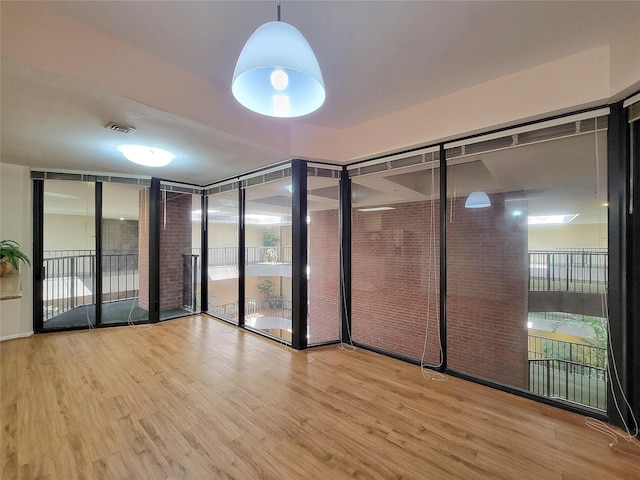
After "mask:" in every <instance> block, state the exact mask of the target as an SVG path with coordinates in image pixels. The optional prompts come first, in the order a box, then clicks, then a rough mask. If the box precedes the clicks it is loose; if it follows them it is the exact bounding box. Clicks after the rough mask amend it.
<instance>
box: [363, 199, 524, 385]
mask: <svg viewBox="0 0 640 480" xmlns="http://www.w3.org/2000/svg"><path fill="white" fill-rule="evenodd" d="M491 200H492V206H491V208H487V209H465V208H464V200H463V199H458V200H457V201H456V202H455V205H454V208H453V210H452V211H450V212H449V213H450V216H451V218H452V222H451V223H448V224H447V238H448V243H447V262H448V264H447V268H448V282H447V288H448V296H447V326H448V332H447V336H448V364H449V367H450V368H452V369H455V370H459V371H462V372H465V373H469V374H472V375H475V376H479V377H483V378H487V379H490V380H493V381H496V382H500V383H504V384H507V385H511V386H516V387H522V388H526V378H527V330H526V315H527V313H526V312H527V305H526V302H527V278H528V277H527V267H526V265H527V255H526V250H527V227H526V223H525V222H526V216H522V217H519V218H515V217H513V216H509V215H506V214H505V209H504V196H503V195H501V194H498V195H493V196H492V197H491ZM438 203H439V202H437V201H435V202H434V205H433V207H434V208H433V211H434V212H435V219H434V220H435V221H434V225H433V230H432V231H430V228H429V223H430V212H431V204H430V202H412V203H404V204H396V205H394V207H395V210H390V211H383V212H359V211H358V210H357V209H354V210H353V212H352V215H353V227H352V228H353V231H352V242H353V243H352V248H353V264H352V272H353V277H352V282H353V298H352V302H353V307H352V308H353V311H352V317H353V318H352V321H353V335H354V340H356V341H357V342H360V343H363V344H367V345H371V346H374V347H377V348H381V349H384V350H387V351H390V352H394V353H397V354H400V355H404V356H407V357H410V358H414V359H420V358H421V356H422V351H423V347H424V340H425V330H426V321H427V313H428V314H429V331H428V343H427V354H426V355H425V360H426V361H427V362H429V363H437V362H438V360H439V353H438V352H439V349H438V332H437V324H438V321H439V320H438V310H439V305H438V302H439V298H438V292H437V288H438V286H439V266H438V258H439V248H440V247H439V220H438V211H439V206H438ZM448 211H449V209H448ZM430 245H431V247H430ZM430 250H431V251H432V253H433V256H432V255H431V254H430ZM430 259H431V260H432V262H433V263H432V264H431V265H429V262H430ZM429 272H431V274H429ZM430 277H431V284H430V285H429V278H430ZM429 296H430V305H431V308H430V309H429V310H428V311H427V303H428V298H429Z"/></svg>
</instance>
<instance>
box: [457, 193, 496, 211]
mask: <svg viewBox="0 0 640 480" xmlns="http://www.w3.org/2000/svg"><path fill="white" fill-rule="evenodd" d="M490 206H491V200H489V196H488V195H487V194H486V193H484V192H471V193H470V194H469V196H468V197H467V201H466V202H464V208H486V207H490Z"/></svg>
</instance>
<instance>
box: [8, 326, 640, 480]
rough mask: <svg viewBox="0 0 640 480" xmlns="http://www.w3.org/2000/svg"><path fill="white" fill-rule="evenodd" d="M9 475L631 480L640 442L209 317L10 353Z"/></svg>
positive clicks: (39, 340)
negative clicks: (300, 348)
mask: <svg viewBox="0 0 640 480" xmlns="http://www.w3.org/2000/svg"><path fill="white" fill-rule="evenodd" d="M1 355H2V366H1V368H2V371H1V373H2V377H1V380H2V385H1V386H2V392H1V395H2V396H1V407H2V410H1V420H2V471H1V472H0V476H1V477H2V479H3V480H10V479H14V478H24V479H34V478H49V479H65V480H66V479H73V478H99V479H125V478H135V479H161V478H162V479H164V478H172V479H177V478H192V479H213V478H235V479H243V480H250V479H258V478H260V479H295V480H299V479H323V480H326V479H341V478H363V479H394V478H395V479H399V478H403V479H410V478H413V479H537V478H540V479H546V480H548V479H632V478H638V477H637V475H638V472H639V471H640V448H638V444H637V442H636V444H635V445H632V444H628V443H626V442H621V444H620V445H617V446H616V447H614V448H610V447H609V446H608V442H609V440H608V439H607V438H606V437H604V436H602V435H601V434H599V433H597V432H595V431H593V430H591V429H589V428H587V427H586V426H585V425H584V419H583V418H582V417H580V416H578V415H575V414H572V413H568V412H565V411H562V410H559V409H556V408H554V407H550V406H546V405H542V404H539V403H536V402H533V401H530V400H527V399H523V398H520V397H516V396H513V395H510V394H506V393H503V392H500V391H497V390H493V389H490V388H487V387H483V386H480V385H477V384H473V383H468V382H465V381H463V380H459V379H455V378H449V380H448V381H446V382H435V381H427V380H425V379H424V378H423V377H422V376H421V374H420V369H419V368H418V367H417V366H415V365H411V364H408V363H404V362H401V361H398V360H394V359H390V358H387V357H384V356H381V355H377V354H374V353H371V352H367V351H364V350H362V349H359V350H356V351H350V350H348V349H347V350H340V349H338V348H337V347H336V346H326V347H321V348H317V349H311V350H307V351H305V352H297V351H293V350H291V349H289V348H286V347H284V346H283V345H281V344H278V343H276V342H273V341H270V340H267V339H264V338H261V337H259V336H257V335H255V334H252V333H249V332H245V331H241V330H238V329H236V328H235V327H233V326H230V325H227V324H225V323H222V322H220V321H217V320H214V319H212V318H209V317H206V316H193V317H186V318H181V319H177V320H172V321H169V322H165V323H161V324H156V325H152V326H149V325H144V326H138V327H121V328H111V329H104V330H92V331H76V332H66V333H54V334H46V335H36V336H33V337H30V338H22V339H16V340H10V341H6V342H3V343H2V348H1Z"/></svg>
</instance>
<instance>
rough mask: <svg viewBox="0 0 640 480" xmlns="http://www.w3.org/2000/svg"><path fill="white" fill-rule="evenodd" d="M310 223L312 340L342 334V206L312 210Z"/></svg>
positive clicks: (333, 337)
mask: <svg viewBox="0 0 640 480" xmlns="http://www.w3.org/2000/svg"><path fill="white" fill-rule="evenodd" d="M310 217H311V223H310V224H309V271H310V276H309V285H308V289H309V316H308V324H309V343H310V344H312V343H320V342H328V341H332V340H338V339H339V338H340V263H339V262H340V258H339V257H340V237H339V231H340V224H339V212H338V210H324V211H319V212H311V213H310Z"/></svg>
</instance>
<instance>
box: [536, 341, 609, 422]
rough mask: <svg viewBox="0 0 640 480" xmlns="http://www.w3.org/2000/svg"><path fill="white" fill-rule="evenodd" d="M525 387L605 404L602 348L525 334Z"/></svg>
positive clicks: (598, 405)
mask: <svg viewBox="0 0 640 480" xmlns="http://www.w3.org/2000/svg"><path fill="white" fill-rule="evenodd" d="M528 345H529V348H528V350H529V390H530V391H531V392H533V393H537V394H538V395H543V396H545V397H550V398H560V399H563V400H567V401H570V402H575V403H579V404H581V405H586V406H589V407H593V408H597V409H600V410H604V409H605V408H606V387H607V372H606V362H607V351H606V348H601V347H596V346H593V345H585V344H581V343H574V342H565V341H562V340H557V339H553V338H545V337H540V336H537V335H529V338H528Z"/></svg>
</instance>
